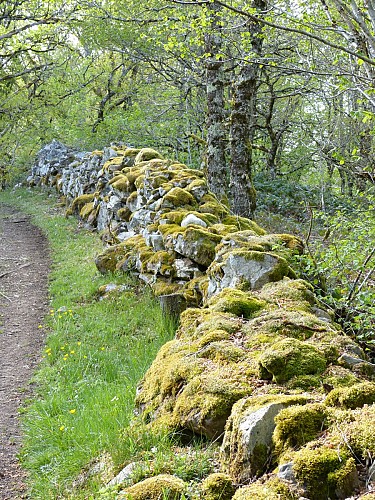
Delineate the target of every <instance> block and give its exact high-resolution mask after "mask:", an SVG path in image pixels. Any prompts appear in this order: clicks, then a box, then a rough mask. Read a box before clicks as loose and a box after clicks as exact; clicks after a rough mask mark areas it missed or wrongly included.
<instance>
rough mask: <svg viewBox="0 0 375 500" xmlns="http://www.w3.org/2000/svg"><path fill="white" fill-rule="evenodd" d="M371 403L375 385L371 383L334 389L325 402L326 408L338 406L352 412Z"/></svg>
mask: <svg viewBox="0 0 375 500" xmlns="http://www.w3.org/2000/svg"><path fill="white" fill-rule="evenodd" d="M373 403H375V384H374V383H372V382H362V383H360V384H355V385H352V386H350V387H339V388H336V389H334V390H333V391H331V392H330V393H329V394H328V396H327V398H326V400H325V404H326V405H327V406H338V407H339V408H347V409H352V410H354V409H355V408H360V407H361V406H363V405H365V404H368V405H371V404H373Z"/></svg>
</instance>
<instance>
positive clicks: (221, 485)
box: [201, 472, 235, 500]
mask: <svg viewBox="0 0 375 500" xmlns="http://www.w3.org/2000/svg"><path fill="white" fill-rule="evenodd" d="M201 491H202V495H203V498H204V500H231V498H232V497H233V495H234V492H235V487H234V484H233V480H232V478H231V477H230V476H228V475H227V474H223V473H221V472H217V473H214V474H210V475H209V476H208V477H206V479H205V480H204V481H203V482H202V485H201Z"/></svg>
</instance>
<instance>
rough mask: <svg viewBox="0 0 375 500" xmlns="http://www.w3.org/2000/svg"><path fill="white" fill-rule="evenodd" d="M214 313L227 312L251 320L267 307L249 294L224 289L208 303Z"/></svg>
mask: <svg viewBox="0 0 375 500" xmlns="http://www.w3.org/2000/svg"><path fill="white" fill-rule="evenodd" d="M207 305H208V307H209V308H210V309H211V310H212V311H218V312H227V313H232V314H235V315H236V316H242V317H244V318H251V317H253V316H254V314H255V313H257V312H258V311H260V310H261V309H263V308H264V307H265V306H266V302H264V301H262V300H259V299H258V298H257V297H255V296H254V295H252V294H251V293H249V292H242V291H241V290H236V289H233V288H224V290H222V291H221V292H220V293H219V294H217V295H215V296H214V297H213V298H212V299H210V300H209V302H208V304H207Z"/></svg>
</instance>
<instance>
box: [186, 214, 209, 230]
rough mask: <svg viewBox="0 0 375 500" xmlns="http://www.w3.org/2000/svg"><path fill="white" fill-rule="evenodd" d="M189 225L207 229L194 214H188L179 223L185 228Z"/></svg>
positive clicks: (202, 221)
mask: <svg viewBox="0 0 375 500" xmlns="http://www.w3.org/2000/svg"><path fill="white" fill-rule="evenodd" d="M190 224H195V225H196V226H202V227H207V224H206V223H205V222H204V220H202V219H200V218H199V217H197V216H196V215H194V214H188V215H187V216H186V217H185V218H184V219H183V220H182V222H181V227H187V226H189V225H190Z"/></svg>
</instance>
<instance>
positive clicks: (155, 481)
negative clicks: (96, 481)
mask: <svg viewBox="0 0 375 500" xmlns="http://www.w3.org/2000/svg"><path fill="white" fill-rule="evenodd" d="M185 486H186V485H185V483H184V481H182V479H180V478H178V477H176V476H171V475H169V474H160V475H159V476H154V477H150V478H148V479H145V480H144V481H141V482H140V483H137V484H134V485H133V486H130V488H126V489H125V490H123V491H122V492H120V494H119V496H118V498H122V499H124V500H125V499H129V500H130V499H131V500H160V499H161V498H163V499H168V500H178V499H179V498H181V494H182V493H183V492H184V489H185Z"/></svg>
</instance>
